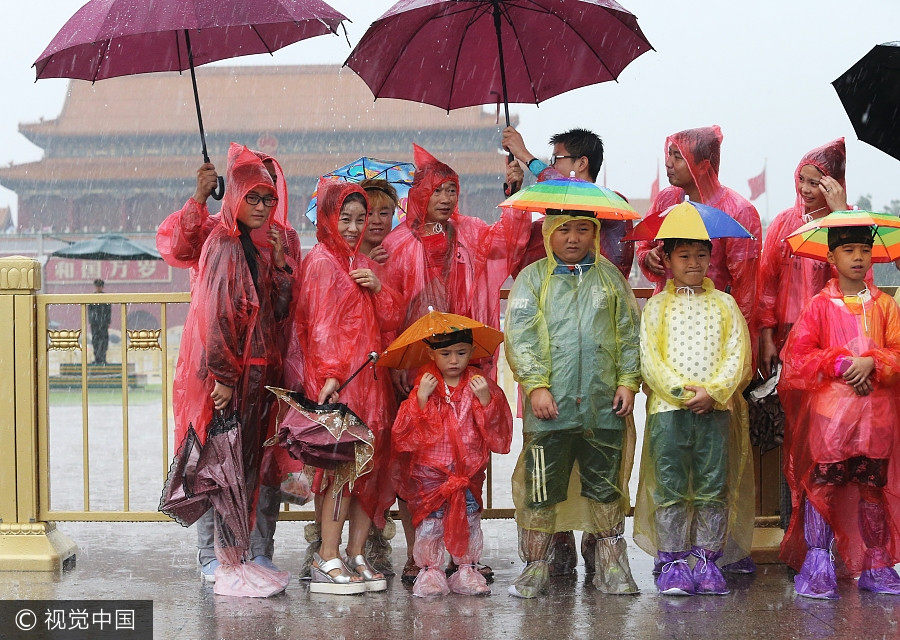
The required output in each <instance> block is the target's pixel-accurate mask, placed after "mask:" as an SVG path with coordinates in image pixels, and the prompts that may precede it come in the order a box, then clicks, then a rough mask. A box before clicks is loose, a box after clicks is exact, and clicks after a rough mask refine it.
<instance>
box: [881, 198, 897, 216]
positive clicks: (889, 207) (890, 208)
mask: <svg viewBox="0 0 900 640" xmlns="http://www.w3.org/2000/svg"><path fill="white" fill-rule="evenodd" d="M884 210H885V211H886V212H887V213H890V214H893V215H895V216H900V200H891V203H890V204H886V205H884Z"/></svg>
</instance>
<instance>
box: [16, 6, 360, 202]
mask: <svg viewBox="0 0 900 640" xmlns="http://www.w3.org/2000/svg"><path fill="white" fill-rule="evenodd" d="M346 19H347V18H346V17H345V16H344V15H343V14H341V13H340V12H338V11H336V10H335V9H333V8H332V7H330V6H329V5H327V4H325V3H324V2H322V1H321V0H152V1H150V0H91V1H90V2H88V3H87V4H85V5H84V6H83V7H81V9H79V10H78V11H77V12H76V13H75V15H74V16H72V17H71V18H70V19H69V21H68V22H66V24H65V25H64V26H63V28H62V29H61V30H60V31H59V33H57V34H56V37H55V38H53V41H52V42H50V44H49V45H48V46H47V48H46V49H45V50H44V52H43V53H42V54H41V55H40V57H39V58H38V59H37V60H36V61H35V63H34V65H33V66H34V67H35V69H36V71H37V79H38V80H39V79H41V78H78V79H82V80H90V81H91V82H95V81H97V80H103V79H104V78H114V77H117V76H126V75H134V74H138V73H149V72H153V71H178V72H181V71H184V70H186V69H190V71H191V80H192V82H193V83H194V101H195V102H196V105H197V121H198V124H199V126H200V139H201V141H202V143H203V160H204V162H209V154H208V153H207V150H206V135H205V133H204V131H203V117H202V116H201V113H200V97H199V95H198V93H197V79H196V77H195V75H194V66H195V65H201V64H205V63H207V62H213V61H215V60H223V59H225V58H234V57H237V56H246V55H251V54H254V53H270V54H271V53H272V52H273V51H275V50H277V49H281V48H282V47H285V46H287V45H289V44H292V43H294V42H298V41H300V40H303V39H305V38H311V37H313V36H318V35H322V34H325V33H329V32H331V33H335V34H336V33H337V28H338V25H340V24H341V22H342V21H343V20H346ZM223 193H224V181H222V179H221V178H219V189H218V191H217V193H215V194H214V197H216V198H217V199H221V198H222V194H223Z"/></svg>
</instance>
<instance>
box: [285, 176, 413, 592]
mask: <svg viewBox="0 0 900 640" xmlns="http://www.w3.org/2000/svg"><path fill="white" fill-rule="evenodd" d="M318 194H319V198H318V221H317V224H316V237H317V239H318V240H319V243H318V244H317V245H316V246H315V247H313V248H312V249H311V250H310V252H309V253H308V254H307V256H306V258H305V259H304V261H303V267H302V279H303V282H304V283H305V286H304V287H303V289H302V291H301V293H300V306H301V307H302V308H303V310H304V316H303V322H302V325H301V328H302V340H301V342H302V344H303V352H304V359H305V366H306V369H305V374H304V382H303V387H304V390H305V392H306V394H307V396H308V397H310V398H315V399H317V400H318V402H319V403H324V402H326V401H331V402H334V401H338V400H339V401H340V402H343V403H344V404H346V405H347V406H348V407H350V409H351V410H352V411H354V412H355V413H356V414H357V415H358V416H359V417H360V418H361V419H362V421H363V422H364V423H365V424H366V425H367V426H368V427H369V429H371V430H372V433H373V434H374V435H375V457H374V468H373V470H372V471H370V472H369V473H368V474H366V475H364V476H362V477H361V478H359V479H357V480H356V481H355V483H354V485H353V489H352V494H351V497H350V499H349V500H344V499H340V496H341V492H343V491H344V487H343V486H331V485H333V484H335V483H334V482H332V481H333V478H332V477H331V476H330V475H329V474H327V473H323V472H319V473H317V477H316V484H317V485H318V487H317V489H318V491H319V493H320V494H322V497H323V500H322V544H321V547H320V549H319V553H318V554H317V555H316V557H315V561H314V564H313V567H312V583H311V585H310V590H311V591H322V592H327V593H351V592H354V589H353V587H354V584H353V583H355V582H356V581H357V580H358V579H357V578H355V576H350V575H348V574H346V573H345V571H344V567H343V566H342V563H341V559H340V553H339V550H338V544H339V542H340V536H341V529H342V528H343V522H344V519H345V518H346V517H347V513H348V510H349V517H350V537H349V541H348V543H347V564H349V565H350V568H351V569H353V570H354V571H356V572H358V574H359V575H360V576H362V577H363V578H365V581H366V585H365V586H366V588H367V589H368V590H373V591H374V590H382V589H384V588H385V587H386V583H385V581H384V576H383V575H382V574H380V573H376V572H374V571H373V570H372V568H371V567H370V566H369V565H368V563H367V562H366V560H365V558H364V556H363V546H364V544H365V541H366V537H367V535H368V533H369V527H370V525H371V524H372V522H373V521H374V523H375V526H377V527H383V526H384V524H385V521H384V511H385V509H387V508H388V507H390V505H391V503H393V501H394V489H393V485H392V483H391V481H390V474H389V473H388V469H387V462H388V459H389V449H390V425H391V421H392V420H391V418H392V416H393V412H394V407H392V404H393V402H394V395H393V391H392V389H391V384H390V380H389V378H387V377H386V376H379V377H377V378H376V377H375V370H374V368H373V367H368V368H366V369H365V370H363V371H362V372H361V373H360V374H359V375H358V376H356V377H355V378H354V379H353V380H352V381H351V382H350V384H349V385H347V387H346V388H344V389H343V390H342V391H341V392H340V397H339V398H337V397H336V396H337V394H336V393H335V391H336V390H337V388H338V387H339V386H340V385H341V383H342V382H343V381H345V380H346V379H347V378H349V377H350V374H351V373H352V372H353V371H354V370H355V369H356V368H357V367H358V366H359V365H360V364H362V363H363V362H365V360H366V358H368V356H369V354H370V353H371V352H373V351H374V352H380V351H381V349H382V332H383V331H395V330H396V329H397V327H398V326H399V322H400V317H401V313H402V311H401V301H400V299H399V298H398V296H397V295H396V293H395V292H394V290H393V289H391V288H390V287H389V286H388V285H386V284H382V282H381V281H380V280H379V278H378V276H377V275H376V274H375V271H374V267H375V263H374V262H373V261H372V260H371V259H370V258H368V257H367V256H364V255H362V254H361V253H360V252H359V247H360V244H361V242H362V236H363V232H364V228H365V219H366V208H367V199H366V195H365V191H364V190H363V189H362V188H361V187H360V186H359V185H356V184H350V183H343V182H336V183H324V182H323V183H320V184H319V189H318ZM348 503H349V504H348ZM335 516H336V517H335ZM348 585H349V586H348Z"/></svg>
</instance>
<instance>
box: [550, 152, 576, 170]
mask: <svg viewBox="0 0 900 640" xmlns="http://www.w3.org/2000/svg"><path fill="white" fill-rule="evenodd" d="M580 157H581V156H558V155H556V154H555V153H554V154H553V155H552V156H550V166H551V167H552V166H553V165H555V164H556V161H557V160H561V159H562V158H569V159H570V160H577V159H578V158H580Z"/></svg>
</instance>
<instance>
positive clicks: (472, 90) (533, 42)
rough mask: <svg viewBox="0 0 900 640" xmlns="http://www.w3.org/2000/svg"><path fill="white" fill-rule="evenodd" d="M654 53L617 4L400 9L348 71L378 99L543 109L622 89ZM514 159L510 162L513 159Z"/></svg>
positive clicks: (373, 30)
mask: <svg viewBox="0 0 900 640" xmlns="http://www.w3.org/2000/svg"><path fill="white" fill-rule="evenodd" d="M651 48H652V47H651V46H650V43H649V42H648V41H647V38H645V37H644V34H643V33H642V32H641V29H640V27H638V24H637V18H635V17H634V15H632V14H631V13H629V12H628V11H627V10H625V9H624V8H623V7H621V6H620V5H619V4H618V3H616V2H614V1H613V0H401V1H400V2H398V3H397V4H395V5H394V6H393V7H391V9H389V10H388V12H387V13H385V14H384V15H383V16H381V17H380V18H379V19H378V20H376V21H375V22H374V23H372V25H371V26H370V27H369V29H368V30H367V31H366V33H365V35H363V37H362V40H360V42H359V44H357V45H356V48H355V49H354V50H353V51H352V52H351V53H350V57H349V58H347V61H346V62H345V65H346V66H349V67H350V68H351V69H353V70H354V71H355V72H356V73H357V74H359V76H360V77H361V78H362V79H363V80H364V81H365V82H366V84H367V85H369V88H370V89H372V93H373V94H375V98H376V99H377V98H401V99H404V100H413V101H415V102H424V103H426V104H432V105H435V106H438V107H441V108H443V109H446V110H448V111H449V110H450V109H459V108H460V107H471V106H475V105H481V104H490V103H494V102H496V103H497V104H498V105H499V103H500V101H501V100H502V101H503V107H504V111H505V114H506V125H507V126H509V103H510V102H520V103H530V104H538V103H540V102H543V101H544V100H547V99H548V98H552V97H553V96H556V95H559V94H561V93H564V92H565V91H568V90H570V89H575V88H578V87H583V86H586V85H589V84H596V83H598V82H606V81H608V80H615V79H616V78H617V77H618V76H619V74H620V73H621V72H622V70H623V69H624V68H625V67H626V66H627V65H628V63H630V62H631V61H632V60H634V59H635V58H637V57H638V56H640V55H641V54H642V53H644V52H645V51H648V50H649V49H651ZM510 159H512V156H510Z"/></svg>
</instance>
